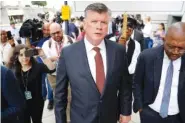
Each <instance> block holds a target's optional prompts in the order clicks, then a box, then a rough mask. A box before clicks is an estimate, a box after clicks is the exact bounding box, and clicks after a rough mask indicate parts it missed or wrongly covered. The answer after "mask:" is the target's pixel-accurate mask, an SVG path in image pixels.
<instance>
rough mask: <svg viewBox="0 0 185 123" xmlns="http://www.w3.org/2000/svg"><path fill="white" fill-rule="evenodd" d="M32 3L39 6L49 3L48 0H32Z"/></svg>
mask: <svg viewBox="0 0 185 123" xmlns="http://www.w3.org/2000/svg"><path fill="white" fill-rule="evenodd" d="M31 4H32V5H37V6H42V7H44V6H46V5H47V2H46V1H31Z"/></svg>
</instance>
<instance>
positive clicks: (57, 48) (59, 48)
mask: <svg viewBox="0 0 185 123" xmlns="http://www.w3.org/2000/svg"><path fill="white" fill-rule="evenodd" d="M57 45H59V47H58V46H57ZM62 47H63V44H62V43H55V48H56V51H57V55H58V56H60V52H61V50H62Z"/></svg>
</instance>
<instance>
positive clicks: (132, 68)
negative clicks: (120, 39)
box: [126, 40, 141, 74]
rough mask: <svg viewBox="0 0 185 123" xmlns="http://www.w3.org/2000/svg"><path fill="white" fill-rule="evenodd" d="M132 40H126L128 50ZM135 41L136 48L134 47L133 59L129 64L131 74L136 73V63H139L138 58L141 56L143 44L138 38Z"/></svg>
mask: <svg viewBox="0 0 185 123" xmlns="http://www.w3.org/2000/svg"><path fill="white" fill-rule="evenodd" d="M129 41H130V40H128V41H127V42H126V52H127V50H128V43H129ZM134 43H135V49H134V53H133V55H132V60H131V63H130V65H129V66H128V72H129V74H134V73H135V69H136V64H137V58H138V56H139V54H140V53H141V46H140V43H139V42H138V41H136V40H134Z"/></svg>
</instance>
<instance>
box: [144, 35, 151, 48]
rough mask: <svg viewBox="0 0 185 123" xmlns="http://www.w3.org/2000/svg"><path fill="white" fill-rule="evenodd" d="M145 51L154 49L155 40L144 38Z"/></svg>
mask: <svg viewBox="0 0 185 123" xmlns="http://www.w3.org/2000/svg"><path fill="white" fill-rule="evenodd" d="M144 44H145V45H144V46H145V47H144V49H148V48H152V46H153V40H152V39H151V38H150V37H147V38H144Z"/></svg>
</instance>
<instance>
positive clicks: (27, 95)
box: [24, 91, 32, 100]
mask: <svg viewBox="0 0 185 123" xmlns="http://www.w3.org/2000/svg"><path fill="white" fill-rule="evenodd" d="M24 94H25V97H26V100H29V99H32V96H31V92H30V91H25V92H24Z"/></svg>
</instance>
